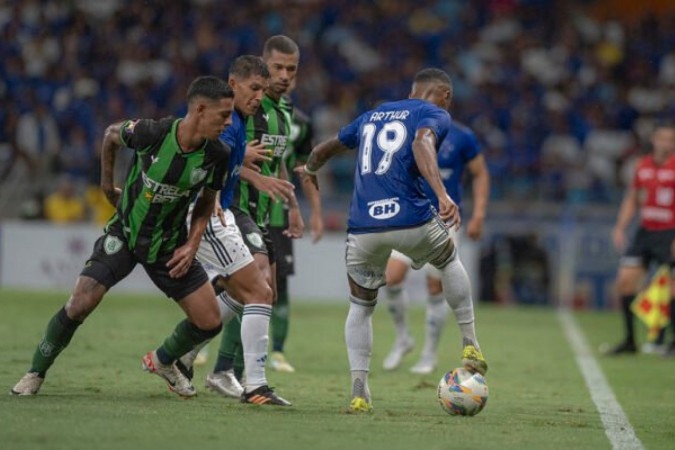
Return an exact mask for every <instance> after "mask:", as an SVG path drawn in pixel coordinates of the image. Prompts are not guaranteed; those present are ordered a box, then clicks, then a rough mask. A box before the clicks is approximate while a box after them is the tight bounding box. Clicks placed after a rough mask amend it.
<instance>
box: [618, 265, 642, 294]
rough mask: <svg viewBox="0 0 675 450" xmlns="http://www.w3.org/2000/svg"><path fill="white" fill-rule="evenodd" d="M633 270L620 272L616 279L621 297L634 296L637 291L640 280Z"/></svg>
mask: <svg viewBox="0 0 675 450" xmlns="http://www.w3.org/2000/svg"><path fill="white" fill-rule="evenodd" d="M631 272H632V269H627V270H626V269H624V270H621V269H620V270H619V274H618V276H617V279H616V290H617V292H618V294H619V295H621V296H625V295H633V294H635V292H636V291H637V287H638V279H637V278H636V276H635V275H634V274H632V273H631Z"/></svg>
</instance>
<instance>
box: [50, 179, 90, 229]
mask: <svg viewBox="0 0 675 450" xmlns="http://www.w3.org/2000/svg"><path fill="white" fill-rule="evenodd" d="M85 212H86V209H85V203H84V200H83V199H82V198H81V197H80V196H79V195H78V193H77V188H76V185H75V183H73V180H72V179H71V178H70V177H69V176H67V175H64V176H62V177H61V179H60V180H59V183H58V186H57V188H56V191H55V192H54V193H52V194H50V195H48V196H47V198H45V201H44V215H45V219H47V220H49V221H50V222H54V223H72V222H80V221H82V220H84V219H85Z"/></svg>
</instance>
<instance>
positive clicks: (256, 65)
mask: <svg viewBox="0 0 675 450" xmlns="http://www.w3.org/2000/svg"><path fill="white" fill-rule="evenodd" d="M254 75H260V76H261V77H263V78H269V77H270V71H269V70H268V69H267V64H265V62H264V61H263V60H262V58H261V57H260V56H254V55H242V56H239V57H237V59H235V60H234V61H232V64H230V76H233V77H237V78H239V79H247V78H249V77H251V76H254Z"/></svg>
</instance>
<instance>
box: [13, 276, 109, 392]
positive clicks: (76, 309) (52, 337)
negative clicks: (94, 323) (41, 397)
mask: <svg viewBox="0 0 675 450" xmlns="http://www.w3.org/2000/svg"><path fill="white" fill-rule="evenodd" d="M106 291H107V289H106V287H105V286H103V285H102V284H100V283H99V282H98V281H96V280H94V279H93V278H90V277H86V276H79V277H78V278H77V280H76V281H75V287H74V288H73V292H72V294H71V296H70V299H69V300H68V302H67V303H66V304H65V306H64V307H63V308H61V309H60V310H59V311H58V312H57V313H56V314H55V315H54V316H53V317H52V318H51V320H50V321H49V323H48V324H47V329H46V331H45V334H44V337H43V338H42V340H41V341H40V343H39V344H38V347H37V349H36V350H35V353H34V355H33V362H32V364H31V367H30V369H29V370H28V372H27V373H26V374H25V375H24V376H23V377H22V378H21V379H20V380H19V382H18V383H17V384H16V385H15V386H14V387H13V388H12V390H11V391H10V392H11V394H13V395H24V396H25V395H35V394H37V393H38V391H39V390H40V387H41V386H42V383H43V382H44V379H45V376H46V374H47V370H48V369H49V368H50V367H51V366H52V364H54V361H55V360H56V358H57V356H58V355H59V354H60V353H61V352H62V351H63V349H65V348H66V347H67V346H68V344H69V343H70V340H71V339H72V337H73V334H75V331H76V330H77V327H79V326H80V325H81V324H82V322H83V321H84V320H85V319H86V318H87V317H88V316H89V314H91V313H92V312H93V311H94V309H96V307H97V306H98V305H99V304H100V303H101V300H103V296H104V295H105V293H106Z"/></svg>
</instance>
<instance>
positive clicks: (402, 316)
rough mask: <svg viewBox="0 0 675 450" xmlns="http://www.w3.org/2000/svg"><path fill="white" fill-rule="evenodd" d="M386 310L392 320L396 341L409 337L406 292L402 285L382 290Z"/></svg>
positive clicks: (386, 287)
mask: <svg viewBox="0 0 675 450" xmlns="http://www.w3.org/2000/svg"><path fill="white" fill-rule="evenodd" d="M384 292H385V298H386V304H387V309H388V310H389V312H390V313H391V317H392V318H393V319H394V328H395V329H396V340H397V341H399V342H400V341H403V340H405V339H407V338H408V337H410V331H409V330H408V320H407V319H408V303H409V301H408V291H406V290H405V289H404V288H403V284H402V283H401V284H396V285H393V286H385V288H384Z"/></svg>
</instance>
